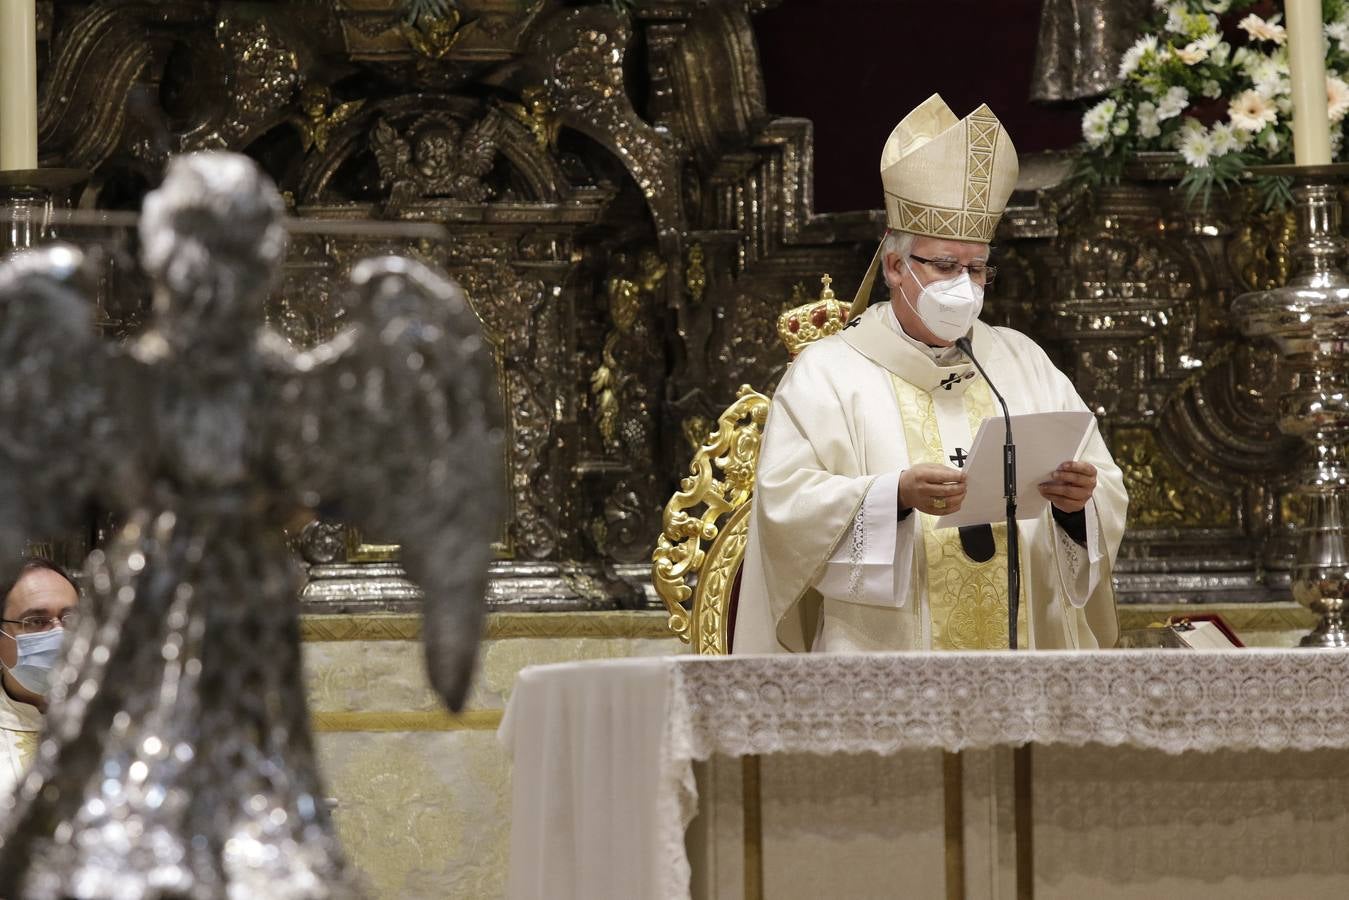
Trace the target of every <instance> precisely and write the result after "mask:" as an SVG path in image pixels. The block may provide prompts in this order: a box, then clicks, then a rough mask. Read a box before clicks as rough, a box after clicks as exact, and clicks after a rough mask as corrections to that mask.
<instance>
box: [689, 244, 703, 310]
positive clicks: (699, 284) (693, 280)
mask: <svg viewBox="0 0 1349 900" xmlns="http://www.w3.org/2000/svg"><path fill="white" fill-rule="evenodd" d="M704 262H705V259H704V256H703V245H702V244H697V243H695V244H691V245H690V246H689V253H688V264H687V265H686V266H685V267H684V289H685V290H686V291H688V292H689V301H690V302H692V303H693V305H694V306H698V305H699V304H701V303H702V302H703V295H704V294H705V293H707V268H706V266H705V265H704Z"/></svg>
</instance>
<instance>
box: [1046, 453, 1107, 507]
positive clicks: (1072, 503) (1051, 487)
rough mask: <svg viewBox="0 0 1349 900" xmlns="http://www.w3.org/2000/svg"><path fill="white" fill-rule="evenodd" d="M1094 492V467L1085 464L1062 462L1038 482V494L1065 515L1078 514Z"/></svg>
mask: <svg viewBox="0 0 1349 900" xmlns="http://www.w3.org/2000/svg"><path fill="white" fill-rule="evenodd" d="M1094 490H1096V467H1095V466H1093V465H1092V464H1091V463H1086V462H1063V463H1059V467H1058V468H1057V469H1055V470H1054V474H1053V475H1051V476H1049V480H1048V481H1042V482H1040V494H1041V496H1043V497H1044V498H1045V499H1046V500H1048V501H1049V502H1050V503H1053V504H1054V505H1055V506H1056V507H1058V508H1059V509H1060V510H1061V511H1063V512H1066V513H1075V512H1079V511H1080V510H1081V509H1082V508H1083V507H1085V506H1086V505H1087V501H1088V500H1090V499H1091V492H1092V491H1094Z"/></svg>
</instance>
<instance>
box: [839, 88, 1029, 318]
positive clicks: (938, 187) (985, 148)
mask: <svg viewBox="0 0 1349 900" xmlns="http://www.w3.org/2000/svg"><path fill="white" fill-rule="evenodd" d="M1020 168H1021V167H1020V164H1019V163H1018V162H1017V156H1016V147H1014V146H1013V145H1012V139H1011V138H1009V137H1008V136H1007V131H1006V130H1005V129H1004V128H1003V127H1002V123H1001V122H999V121H998V117H997V116H995V115H993V110H991V109H989V108H988V106H987V104H981V105H980V106H979V108H978V109H976V110H975V111H974V112H972V113H970V114H969V115H968V116H966V117H965V118H963V119H957V118H956V116H955V113H953V112H951V108H950V107H949V106H947V105H946V101H944V100H942V98H941V96H940V95H939V94H933V95H932V96H931V97H928V98H927V99H926V100H924V101H923V102H922V103H920V104H919V105H918V107H917V108H915V109H914V110H913V111H912V112H910V113H909V114H908V115H907V116H905V117H904V118H903V119H901V120H900V123H899V124H898V125H896V126H895V130H894V131H892V132H890V137H889V139H888V140H886V142H885V147H884V148H883V149H882V150H881V185H882V186H883V187H884V189H885V219H886V224H887V225H889V227H890V230H891V231H907V232H909V233H910V234H920V235H924V236H926V237H935V238H946V239H948V240H955V241H971V242H974V243H978V244H987V243H989V242H990V241H992V240H993V232H994V231H996V230H997V227H998V220H999V219H1001V218H1002V212H1003V210H1004V209H1006V208H1007V199H1008V198H1009V197H1011V196H1012V189H1013V188H1014V187H1016V177H1017V174H1018V172H1019V171H1020ZM882 246H884V245H882ZM880 262H881V250H880V249H879V248H878V249H877V250H876V255H875V257H874V258H873V259H872V260H871V267H870V268H869V269H868V270H867V274H866V277H865V278H863V279H862V284H861V286H860V287H859V288H858V290H857V294H856V296H855V297H854V298H853V304H852V309H851V312H850V315H852V316H855V315H858V314H859V313H861V312H862V310H864V309H866V305H867V300H869V299H870V297H871V285H872V283H873V282H874V281H875V279H876V272H877V270H878V268H879V267H880Z"/></svg>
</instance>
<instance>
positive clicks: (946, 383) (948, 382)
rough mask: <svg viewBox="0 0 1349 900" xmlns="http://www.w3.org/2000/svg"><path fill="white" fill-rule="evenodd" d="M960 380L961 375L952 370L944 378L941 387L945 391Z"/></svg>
mask: <svg viewBox="0 0 1349 900" xmlns="http://www.w3.org/2000/svg"><path fill="white" fill-rule="evenodd" d="M959 380H960V376H959V375H957V374H956V373H955V372H952V373H951V374H950V375H947V376H946V377H945V378H943V379H942V383H941V385H940V387H941V389H942V390H944V391H949V390H950V389H951V387H952V386H953V385H955V383H956V382H958V381H959Z"/></svg>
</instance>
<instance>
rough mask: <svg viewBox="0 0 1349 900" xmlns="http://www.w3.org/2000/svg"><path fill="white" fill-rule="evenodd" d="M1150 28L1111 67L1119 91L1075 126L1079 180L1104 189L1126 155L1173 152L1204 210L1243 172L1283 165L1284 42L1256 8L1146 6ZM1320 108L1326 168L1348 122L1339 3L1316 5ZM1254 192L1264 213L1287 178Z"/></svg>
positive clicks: (1202, 1) (1222, 1)
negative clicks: (1321, 46)
mask: <svg viewBox="0 0 1349 900" xmlns="http://www.w3.org/2000/svg"><path fill="white" fill-rule="evenodd" d="M1153 7H1154V10H1155V13H1154V18H1153V19H1152V21H1151V22H1150V24H1149V27H1148V29H1147V30H1146V32H1145V33H1144V35H1143V36H1142V37H1140V38H1139V39H1138V40H1137V41H1136V42H1135V43H1134V45H1133V46H1132V47H1130V48H1129V49H1128V51H1127V52H1125V54H1124V56H1123V58H1122V59H1121V60H1120V66H1119V75H1120V78H1121V79H1122V83H1121V84H1120V85H1119V87H1117V88H1115V89H1114V90H1113V91H1112V92H1111V93H1110V94H1109V96H1107V97H1106V98H1105V99H1103V100H1101V101H1099V102H1098V103H1096V104H1095V105H1093V106H1092V107H1091V108H1090V109H1088V110H1087V111H1086V113H1085V114H1084V115H1083V117H1082V138H1083V140H1084V142H1085V148H1084V153H1083V168H1082V174H1083V175H1084V176H1085V177H1087V178H1088V179H1089V180H1102V179H1108V180H1114V179H1117V178H1118V177H1119V176H1120V175H1121V174H1122V172H1123V169H1124V166H1125V164H1126V163H1127V162H1128V161H1129V160H1130V159H1132V158H1133V157H1134V156H1135V154H1137V153H1140V152H1148V151H1174V152H1179V154H1180V155H1181V157H1182V158H1183V159H1184V160H1185V163H1186V165H1187V167H1188V171H1187V173H1186V175H1185V177H1184V178H1183V179H1182V182H1181V183H1182V186H1183V187H1184V188H1185V190H1186V192H1187V193H1188V195H1189V196H1190V198H1191V199H1192V200H1193V199H1202V200H1203V201H1204V202H1205V203H1207V202H1208V198H1209V196H1210V195H1211V193H1212V190H1213V188H1215V187H1218V188H1221V189H1223V190H1226V189H1227V188H1228V187H1230V186H1231V185H1232V184H1234V183H1235V182H1237V181H1238V180H1240V179H1241V178H1242V177H1243V176H1244V174H1245V172H1246V170H1247V168H1248V167H1250V166H1252V165H1259V164H1262V163H1285V162H1292V153H1293V142H1292V118H1291V116H1292V99H1291V96H1290V93H1291V86H1290V83H1289V74H1288V48H1287V32H1286V31H1285V29H1284V26H1283V23H1282V21H1281V19H1282V16H1281V15H1279V14H1274V15H1270V16H1269V17H1268V18H1265V17H1263V16H1261V15H1259V14H1258V13H1257V12H1255V11H1252V7H1264V8H1266V9H1267V8H1268V4H1267V3H1260V2H1258V0H1153ZM1322 10H1323V15H1324V17H1325V35H1326V39H1327V40H1326V74H1327V77H1326V106H1327V110H1328V112H1329V114H1330V122H1331V144H1332V150H1333V151H1334V154H1335V157H1336V158H1337V159H1338V158H1339V157H1340V153H1341V148H1342V147H1343V146H1344V134H1343V127H1344V124H1345V120H1346V117H1349V80H1347V79H1349V0H1323V3H1322ZM1256 181H1257V184H1258V186H1259V188H1260V189H1261V191H1262V192H1263V194H1264V199H1265V203H1266V205H1267V206H1285V205H1287V203H1288V202H1289V201H1290V200H1291V197H1290V196H1289V193H1288V184H1289V183H1288V181H1287V179H1276V178H1262V179H1257V180H1256Z"/></svg>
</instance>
